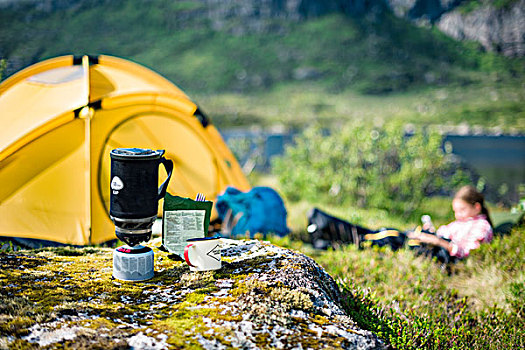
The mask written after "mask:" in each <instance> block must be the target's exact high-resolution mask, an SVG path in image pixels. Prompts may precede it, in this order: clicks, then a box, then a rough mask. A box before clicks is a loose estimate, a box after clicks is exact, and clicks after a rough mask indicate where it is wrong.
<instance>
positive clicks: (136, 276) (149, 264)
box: [113, 245, 155, 281]
mask: <svg viewBox="0 0 525 350" xmlns="http://www.w3.org/2000/svg"><path fill="white" fill-rule="evenodd" d="M154 274H155V273H154V269H153V250H151V248H149V247H144V246H141V245H138V246H135V247H130V246H127V245H125V246H122V247H119V248H117V249H115V250H114V251H113V277H115V278H117V279H119V280H123V281H144V280H147V279H150V278H152V277H153V275H154Z"/></svg>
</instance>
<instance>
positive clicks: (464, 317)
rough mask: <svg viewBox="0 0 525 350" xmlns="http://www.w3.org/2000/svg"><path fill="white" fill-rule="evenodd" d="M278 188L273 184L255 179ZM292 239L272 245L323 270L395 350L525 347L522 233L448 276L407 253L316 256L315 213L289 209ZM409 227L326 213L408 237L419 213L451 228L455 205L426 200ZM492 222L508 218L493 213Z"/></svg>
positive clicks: (498, 239)
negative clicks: (309, 228) (311, 238)
mask: <svg viewBox="0 0 525 350" xmlns="http://www.w3.org/2000/svg"><path fill="white" fill-rule="evenodd" d="M252 180H253V181H255V182H256V183H257V184H261V185H269V186H274V187H278V184H277V183H276V181H275V179H273V178H272V177H256V176H254V177H253V178H252ZM285 202H286V206H287V209H288V219H289V226H290V227H291V229H292V231H293V232H292V234H291V235H289V236H288V237H286V238H283V239H278V238H272V239H271V240H272V241H273V242H274V243H276V244H279V245H283V246H288V247H290V248H292V249H296V250H299V251H301V252H303V253H305V254H307V255H309V256H311V257H312V258H314V259H315V260H316V261H317V262H318V263H319V264H321V265H322V266H323V267H324V268H325V269H326V271H327V272H328V273H329V274H330V275H331V276H332V277H334V279H336V281H337V282H338V283H339V285H340V288H341V290H342V291H343V293H344V295H345V300H346V308H347V311H348V312H349V313H350V314H351V315H352V317H353V319H354V320H355V321H356V322H357V323H358V324H359V325H360V326H361V327H363V328H365V329H369V330H371V331H373V332H375V333H376V334H378V335H379V336H381V337H382V338H383V339H386V340H387V341H388V342H389V344H390V345H392V346H393V347H394V348H396V349H420V348H425V349H489V348H490V349H517V348H523V346H524V345H525V336H524V334H523V329H525V319H524V316H525V315H524V305H525V273H524V272H523V262H524V259H525V251H524V249H523V243H522V242H523V239H524V238H525V226H523V225H522V226H521V227H518V228H515V229H514V230H513V231H512V233H511V234H510V235H505V236H498V235H497V236H495V238H494V240H493V242H491V243H490V244H485V245H482V246H481V247H480V249H478V250H476V251H473V252H472V253H471V255H470V256H469V257H468V258H467V259H466V260H464V261H460V262H458V263H457V264H455V265H453V266H450V267H449V268H445V267H444V266H442V265H441V264H439V263H438V262H436V261H432V260H430V259H427V258H424V257H418V256H416V255H415V254H414V253H413V252H412V251H410V250H408V249H401V250H399V251H397V252H392V251H391V250H390V249H372V248H370V249H363V250H359V249H357V247H355V246H353V245H350V246H345V247H342V249H339V250H328V251H319V250H314V249H313V248H312V247H311V246H310V245H309V244H306V243H303V242H301V241H300V239H301V238H306V237H307V233H306V225H307V221H306V213H307V211H308V210H309V209H310V208H312V207H313V206H314V204H312V203H307V202H304V201H302V202H297V203H293V202H289V201H287V200H286V198H285ZM423 205H424V207H422V208H420V210H419V211H418V213H417V214H415V215H413V217H412V218H411V219H409V220H405V219H402V218H400V217H397V216H395V215H392V214H390V213H388V212H385V211H381V210H377V209H373V208H368V209H362V208H361V209H360V208H356V207H336V206H326V205H325V206H322V207H321V209H323V210H325V211H327V212H329V213H331V214H333V215H335V216H338V217H341V218H343V219H346V220H348V221H350V222H354V223H357V224H360V225H363V226H366V227H370V228H375V229H377V228H380V227H382V226H389V227H397V228H399V229H403V230H405V229H410V228H413V227H414V226H415V225H416V224H418V221H419V220H418V216H417V215H420V214H421V213H428V214H431V216H432V218H433V221H434V223H435V224H436V225H441V224H445V223H448V222H450V221H451V220H453V213H452V211H451V207H450V198H439V197H436V198H429V199H428V200H427V201H426V202H425V203H424V204H423ZM490 209H491V211H492V213H493V216H494V217H498V216H501V215H507V214H505V212H500V209H498V208H496V207H493V206H492V207H490Z"/></svg>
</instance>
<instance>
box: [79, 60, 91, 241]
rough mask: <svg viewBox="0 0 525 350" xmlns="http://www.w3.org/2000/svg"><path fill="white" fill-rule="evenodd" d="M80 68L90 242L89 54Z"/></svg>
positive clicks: (89, 234)
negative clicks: (84, 103)
mask: <svg viewBox="0 0 525 350" xmlns="http://www.w3.org/2000/svg"><path fill="white" fill-rule="evenodd" d="M82 69H83V70H84V74H85V86H84V88H85V89H86V91H85V94H84V95H85V96H86V99H87V101H86V107H84V108H83V109H82V112H84V113H82V112H81V113H80V117H81V118H84V151H85V157H84V159H85V162H86V169H87V170H86V174H85V189H86V190H85V191H86V192H85V194H86V199H85V200H86V218H87V228H86V229H87V231H88V232H87V234H88V237H87V238H88V242H89V244H90V245H91V244H92V235H93V232H92V227H93V225H92V219H91V170H92V169H91V117H92V114H93V110H92V109H91V108H90V107H89V101H90V99H91V96H90V78H91V77H90V75H89V56H87V55H84V56H83V57H82Z"/></svg>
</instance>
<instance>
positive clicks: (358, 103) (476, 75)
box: [0, 0, 525, 130]
mask: <svg viewBox="0 0 525 350" xmlns="http://www.w3.org/2000/svg"><path fill="white" fill-rule="evenodd" d="M208 10H209V9H208V8H206V7H205V5H204V4H203V3H202V2H198V1H177V2H173V1H167V0H156V1H144V2H137V1H130V0H116V1H110V2H106V1H97V0H91V1H83V2H80V4H77V5H75V6H72V7H66V8H63V9H56V10H55V11H51V12H46V11H44V10H42V9H37V8H34V7H16V8H6V9H2V11H1V12H0V33H1V35H0V55H1V56H2V57H3V58H6V59H7V61H8V74H11V73H12V72H13V67H20V66H25V65H28V64H31V63H34V62H37V61H39V60H42V59H44V58H49V57H53V56H57V55H62V54H72V53H73V54H84V53H90V54H109V55H115V56H119V57H124V58H128V59H131V60H133V61H135V62H138V63H141V64H143V65H145V66H147V67H150V68H152V69H153V70H155V71H157V72H159V73H160V74H162V75H164V76H166V77H167V78H168V79H170V80H171V81H173V82H174V83H176V84H177V85H179V86H180V87H181V88H182V89H184V90H185V91H187V92H188V94H189V95H190V96H192V97H193V98H194V99H195V100H196V101H197V102H198V103H199V104H200V105H201V106H202V108H203V109H204V110H205V111H207V112H208V114H210V116H211V117H212V118H213V120H214V121H215V123H216V124H218V125H219V126H232V125H241V124H253V123H256V124H262V125H264V124H272V123H275V122H282V123H285V124H292V125H294V124H299V125H301V124H304V123H305V122H307V121H310V120H313V119H319V118H321V119H326V120H334V119H346V118H349V117H360V118H368V117H380V118H401V119H404V120H407V121H411V122H417V123H419V122H424V123H427V122H432V123H436V122H438V123H445V122H451V123H455V124H457V123H459V122H461V121H463V120H468V121H469V123H471V124H480V125H484V126H495V125H503V126H504V127H506V128H517V129H519V130H525V121H524V120H525V104H524V103H523V102H522V101H525V98H524V97H525V96H524V94H525V93H524V89H523V81H524V79H523V78H524V76H525V73H524V72H525V68H524V64H523V63H524V60H523V59H521V60H510V59H506V58H503V57H499V56H495V55H493V54H486V53H482V52H481V51H480V50H479V49H478V46H477V45H476V44H473V43H459V42H456V41H453V40H451V39H449V38H447V37H445V36H444V35H443V34H441V33H439V32H437V31H435V30H432V29H427V28H418V27H415V26H413V25H411V24H408V23H407V22H404V21H402V20H399V19H396V18H394V17H392V16H390V15H388V14H375V15H374V14H371V15H369V16H366V17H365V18H350V17H346V16H343V15H339V14H332V15H327V16H324V17H321V18H312V19H308V20H304V21H299V22H297V21H286V20H284V19H266V20H264V21H260V22H261V23H263V25H262V27H261V28H259V29H258V30H253V28H252V27H253V26H252V27H251V26H250V23H251V20H250V19H249V18H248V19H247V18H244V17H231V18H228V20H227V21H224V22H223V26H222V27H221V28H219V29H218V28H215V27H217V25H216V23H215V22H214V21H213V20H212V19H210V18H211V17H210V15H209V13H208Z"/></svg>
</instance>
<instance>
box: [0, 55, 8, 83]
mask: <svg viewBox="0 0 525 350" xmlns="http://www.w3.org/2000/svg"><path fill="white" fill-rule="evenodd" d="M6 67H7V60H5V59H1V60H0V81H2V80H3V77H4V73H5V69H6Z"/></svg>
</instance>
